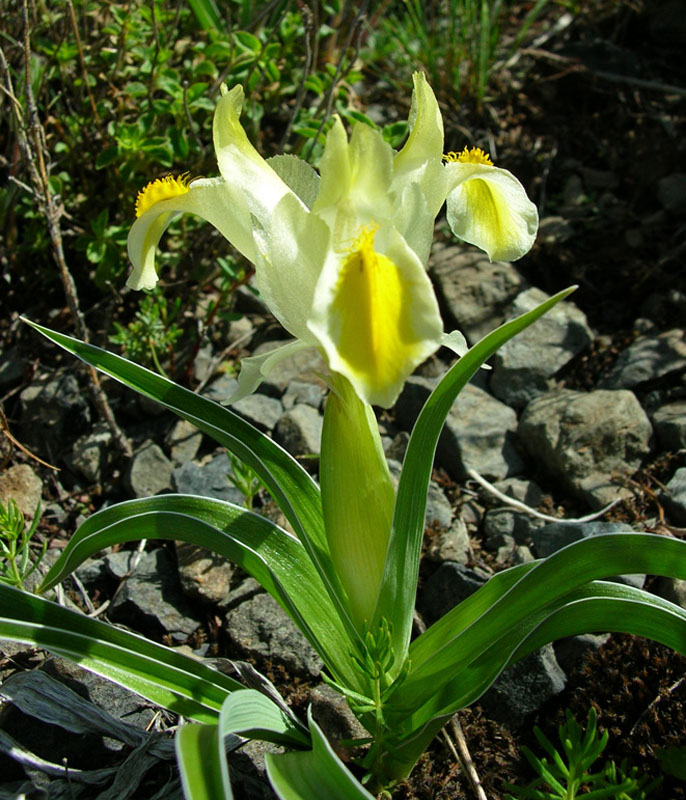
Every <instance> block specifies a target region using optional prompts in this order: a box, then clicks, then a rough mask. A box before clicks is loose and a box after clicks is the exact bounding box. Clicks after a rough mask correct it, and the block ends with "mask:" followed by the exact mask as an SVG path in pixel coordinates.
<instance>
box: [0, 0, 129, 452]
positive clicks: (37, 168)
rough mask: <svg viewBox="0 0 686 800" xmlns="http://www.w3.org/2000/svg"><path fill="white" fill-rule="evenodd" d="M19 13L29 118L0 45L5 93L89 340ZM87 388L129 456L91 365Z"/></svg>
mask: <svg viewBox="0 0 686 800" xmlns="http://www.w3.org/2000/svg"><path fill="white" fill-rule="evenodd" d="M22 16H23V24H24V65H25V70H26V110H27V117H28V120H27V119H26V118H25V116H24V113H23V109H22V107H21V104H20V103H19V101H18V100H17V98H16V95H15V93H14V89H13V86H12V77H11V73H10V70H9V66H8V64H7V60H6V58H5V55H4V52H3V51H2V48H0V65H1V66H2V69H3V71H4V73H5V87H4V89H3V91H4V93H5V94H6V95H7V96H8V97H9V98H10V99H11V101H12V103H11V107H12V111H13V113H14V117H15V120H16V122H17V126H16V128H17V142H18V145H19V149H20V151H21V153H22V156H23V159H24V163H25V164H26V168H27V170H28V173H29V178H30V182H31V187H32V192H33V196H34V198H35V200H36V202H37V203H38V207H39V209H40V211H41V212H42V214H43V215H44V217H45V220H46V222H47V226H48V232H49V234H50V241H51V243H52V252H53V257H54V259H55V263H56V264H57V269H58V271H59V275H60V279H61V281H62V286H63V288H64V293H65V296H66V299H67V305H68V306H69V312H70V314H71V318H72V322H73V324H74V327H75V328H76V332H77V334H78V336H79V337H80V338H81V339H83V340H84V341H86V342H87V341H88V330H87V328H86V325H85V322H84V320H83V315H82V314H81V310H80V308H79V300H78V294H77V292H76V285H75V283H74V279H73V277H72V275H71V273H70V271H69V268H68V266H67V262H66V259H65V256H64V248H63V246H62V231H61V227H60V217H61V216H62V214H63V213H64V209H63V207H62V203H61V201H60V199H59V196H58V195H55V194H54V193H53V192H52V190H51V188H50V182H49V167H48V164H47V159H46V154H47V152H48V148H47V143H46V139H45V129H44V128H43V125H42V123H41V121H40V119H39V117H38V108H37V106H36V103H35V99H34V96H33V89H32V86H31V75H30V53H31V41H30V36H29V12H28V3H27V0H23V2H22ZM87 370H88V377H89V382H88V386H89V391H90V394H91V398H92V400H93V403H94V404H95V407H96V409H97V411H98V416H99V417H100V419H102V420H104V421H105V422H106V423H107V425H108V426H109V428H110V431H111V432H112V436H113V437H114V440H115V442H116V444H117V446H118V447H119V449H120V450H121V451H122V452H123V453H124V454H125V455H126V456H131V454H132V450H131V444H130V443H129V441H128V439H127V438H126V436H125V435H124V434H123V432H122V431H121V430H120V428H119V426H118V425H117V422H116V420H115V418H114V414H113V413H112V409H111V408H110V405H109V403H108V401H107V397H106V395H105V393H104V391H103V389H102V386H101V384H100V379H99V377H98V374H97V372H96V371H95V369H94V368H93V367H88V368H87Z"/></svg>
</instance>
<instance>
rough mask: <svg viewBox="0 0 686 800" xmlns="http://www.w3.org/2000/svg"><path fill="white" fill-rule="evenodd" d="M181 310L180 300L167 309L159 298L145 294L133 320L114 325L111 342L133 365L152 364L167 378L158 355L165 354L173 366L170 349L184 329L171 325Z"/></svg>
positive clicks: (163, 301)
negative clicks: (134, 363) (119, 348)
mask: <svg viewBox="0 0 686 800" xmlns="http://www.w3.org/2000/svg"><path fill="white" fill-rule="evenodd" d="M180 307H181V298H180V297H177V298H176V299H175V300H174V302H173V304H172V307H171V309H169V308H168V307H167V300H166V299H165V297H164V296H163V295H162V294H160V293H159V292H155V293H151V294H148V295H146V296H145V297H144V298H143V299H142V300H141V301H140V307H139V309H138V311H136V316H135V317H134V319H133V320H132V321H131V322H129V324H128V325H126V326H124V325H121V324H120V323H118V322H115V323H114V327H115V328H116V331H117V332H116V333H115V334H114V335H113V336H110V341H111V342H113V343H114V344H118V345H120V347H121V348H122V350H123V351H124V353H126V355H127V356H128V357H129V358H130V359H131V360H132V361H137V362H139V363H143V364H154V366H155V369H156V370H157V371H158V372H159V373H160V375H166V374H167V373H166V372H165V371H164V369H163V368H162V365H161V363H160V356H159V354H160V353H162V352H164V351H167V352H168V354H169V356H170V361H172V363H173V359H172V355H173V350H172V348H173V345H174V343H175V342H176V340H177V339H178V338H179V336H181V334H182V333H183V329H182V328H181V327H179V326H178V325H177V324H176V322H175V321H174V320H175V319H176V315H177V314H178V313H179V308H180Z"/></svg>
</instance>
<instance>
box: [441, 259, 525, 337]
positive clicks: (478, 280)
mask: <svg viewBox="0 0 686 800" xmlns="http://www.w3.org/2000/svg"><path fill="white" fill-rule="evenodd" d="M429 275H430V276H431V279H432V280H433V283H434V286H435V288H436V294H437V296H438V298H439V303H440V304H441V307H442V309H443V312H444V319H445V321H446V329H453V328H459V330H460V331H462V333H463V334H464V335H465V337H466V338H467V341H468V342H469V343H470V344H474V343H475V342H477V341H478V340H479V339H481V338H482V337H483V336H485V335H486V334H487V333H490V332H491V331H492V330H493V329H494V328H497V327H498V325H500V324H501V323H502V322H503V321H504V319H505V313H506V309H507V307H508V306H509V304H510V303H511V302H512V301H513V300H514V298H515V297H516V296H517V295H518V294H519V292H520V291H521V290H522V289H523V288H524V279H523V278H522V276H521V275H520V274H519V272H517V270H516V269H515V267H513V266H512V264H508V263H506V262H503V261H496V262H493V263H491V262H490V261H489V260H488V258H487V257H486V256H485V255H484V254H483V253H482V252H481V251H477V250H471V249H465V248H464V247H462V246H460V247H455V246H446V247H434V250H433V253H432V256H431V260H430V262H429Z"/></svg>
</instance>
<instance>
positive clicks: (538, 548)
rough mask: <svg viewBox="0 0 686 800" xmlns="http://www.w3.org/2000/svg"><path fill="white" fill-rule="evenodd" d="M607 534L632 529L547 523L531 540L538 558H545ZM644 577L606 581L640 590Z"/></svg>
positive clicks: (615, 524) (612, 524)
mask: <svg viewBox="0 0 686 800" xmlns="http://www.w3.org/2000/svg"><path fill="white" fill-rule="evenodd" d="M607 533H633V530H632V528H630V527H629V526H628V525H626V524H624V523H621V522H549V523H548V524H547V525H545V526H544V527H542V528H540V529H539V530H537V531H536V532H535V533H534V534H533V536H532V538H533V546H534V550H535V552H536V555H537V556H538V557H539V558H546V557H547V556H549V555H552V554H553V553H556V552H557V551H558V550H561V549H562V548H563V547H567V545H570V544H572V543H573V542H578V541H580V540H581V539H587V538H589V537H590V536H600V535H603V534H607ZM645 579H646V576H645V575H642V574H636V575H619V576H616V577H614V578H612V577H609V576H608V578H607V580H613V581H616V582H617V583H625V584H627V585H628V586H634V587H635V588H637V589H640V588H641V587H642V586H643V584H644V583H645Z"/></svg>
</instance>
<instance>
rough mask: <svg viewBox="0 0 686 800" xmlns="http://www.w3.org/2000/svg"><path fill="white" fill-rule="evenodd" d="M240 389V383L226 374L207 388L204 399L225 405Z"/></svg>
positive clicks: (204, 391)
mask: <svg viewBox="0 0 686 800" xmlns="http://www.w3.org/2000/svg"><path fill="white" fill-rule="evenodd" d="M237 389H238V381H237V380H236V379H235V378H233V377H231V375H229V374H228V373H226V372H224V373H223V374H222V375H220V376H219V377H218V378H217V379H216V380H214V381H212V383H210V384H209V385H208V386H206V387H205V389H204V390H203V392H202V394H203V396H204V397H207V398H209V399H210V400H214V402H215V403H225V402H226V401H227V400H228V399H229V397H231V395H233V394H235V393H236V391H237Z"/></svg>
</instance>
